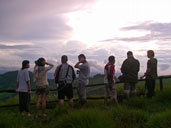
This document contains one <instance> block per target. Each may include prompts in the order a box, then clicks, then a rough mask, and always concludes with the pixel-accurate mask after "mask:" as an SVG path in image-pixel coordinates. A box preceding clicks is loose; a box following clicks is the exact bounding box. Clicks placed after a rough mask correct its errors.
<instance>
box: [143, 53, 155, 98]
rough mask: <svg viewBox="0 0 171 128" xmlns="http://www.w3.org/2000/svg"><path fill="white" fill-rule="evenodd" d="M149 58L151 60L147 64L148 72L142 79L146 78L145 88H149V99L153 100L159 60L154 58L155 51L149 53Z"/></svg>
mask: <svg viewBox="0 0 171 128" xmlns="http://www.w3.org/2000/svg"><path fill="white" fill-rule="evenodd" d="M147 57H148V58H149V60H148V62H147V70H146V72H145V74H144V76H142V77H141V79H142V78H143V77H146V82H145V86H146V88H147V97H148V98H152V97H153V96H154V93H155V80H156V78H157V59H156V58H154V51H153V50H148V51H147Z"/></svg>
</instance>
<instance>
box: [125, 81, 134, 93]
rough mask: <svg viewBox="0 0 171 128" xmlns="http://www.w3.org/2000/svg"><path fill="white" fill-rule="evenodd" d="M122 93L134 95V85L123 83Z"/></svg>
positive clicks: (132, 83)
mask: <svg viewBox="0 0 171 128" xmlns="http://www.w3.org/2000/svg"><path fill="white" fill-rule="evenodd" d="M124 92H125V93H130V92H131V93H136V83H134V82H126V83H124Z"/></svg>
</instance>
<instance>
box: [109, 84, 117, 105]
mask: <svg viewBox="0 0 171 128" xmlns="http://www.w3.org/2000/svg"><path fill="white" fill-rule="evenodd" d="M111 87H112V88H111V90H110V91H111V98H112V99H113V101H114V103H116V104H118V99H117V91H116V85H115V84H112V85H111Z"/></svg>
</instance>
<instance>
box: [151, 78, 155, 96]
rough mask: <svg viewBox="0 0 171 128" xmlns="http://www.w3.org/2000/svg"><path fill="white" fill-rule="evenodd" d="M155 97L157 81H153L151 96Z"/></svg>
mask: <svg viewBox="0 0 171 128" xmlns="http://www.w3.org/2000/svg"><path fill="white" fill-rule="evenodd" d="M154 95H155V80H152V81H151V96H154Z"/></svg>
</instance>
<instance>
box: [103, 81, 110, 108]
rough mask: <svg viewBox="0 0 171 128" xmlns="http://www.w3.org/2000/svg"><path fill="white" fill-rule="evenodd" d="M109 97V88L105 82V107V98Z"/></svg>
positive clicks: (105, 99)
mask: <svg viewBox="0 0 171 128" xmlns="http://www.w3.org/2000/svg"><path fill="white" fill-rule="evenodd" d="M108 97H109V88H108V85H107V84H105V90H104V107H107V99H108Z"/></svg>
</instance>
